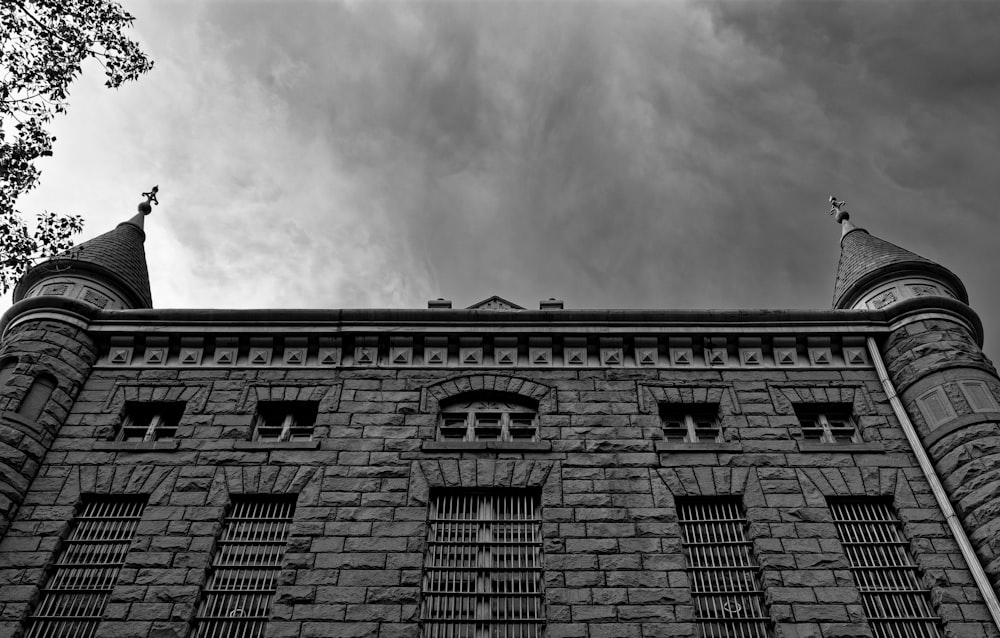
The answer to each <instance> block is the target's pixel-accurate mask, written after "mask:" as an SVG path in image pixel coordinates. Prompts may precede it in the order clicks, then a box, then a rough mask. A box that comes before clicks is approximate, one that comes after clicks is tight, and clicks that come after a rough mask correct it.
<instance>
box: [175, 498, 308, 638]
mask: <svg viewBox="0 0 1000 638" xmlns="http://www.w3.org/2000/svg"><path fill="white" fill-rule="evenodd" d="M294 510H295V502H294V500H293V499H291V498H288V497H285V496H277V497H272V496H268V497H254V496H244V497H239V498H236V499H234V502H233V509H232V511H231V512H230V514H229V516H227V517H226V520H225V522H224V526H223V530H222V535H221V536H220V538H219V543H218V546H217V547H216V551H215V555H214V556H213V557H212V566H211V571H210V572H209V577H208V584H207V585H206V587H205V588H204V590H203V591H202V595H203V597H202V600H201V603H200V605H199V606H198V613H197V615H196V617H195V620H196V623H197V628H196V630H195V634H194V636H195V638H261V637H262V636H263V635H264V632H265V630H266V628H267V619H268V616H269V613H270V609H271V603H272V602H273V599H274V595H275V592H276V591H277V587H278V583H277V577H278V574H279V573H280V571H281V563H282V559H283V558H284V554H285V545H286V543H287V542H288V535H289V531H290V529H291V525H292V514H293V513H294Z"/></svg>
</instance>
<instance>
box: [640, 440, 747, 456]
mask: <svg viewBox="0 0 1000 638" xmlns="http://www.w3.org/2000/svg"><path fill="white" fill-rule="evenodd" d="M653 446H654V449H655V450H656V451H657V452H733V453H738V452H742V451H743V447H742V446H741V445H740V444H739V442H737V441H726V442H725V443H719V442H718V441H699V442H697V443H685V442H683V441H654V442H653Z"/></svg>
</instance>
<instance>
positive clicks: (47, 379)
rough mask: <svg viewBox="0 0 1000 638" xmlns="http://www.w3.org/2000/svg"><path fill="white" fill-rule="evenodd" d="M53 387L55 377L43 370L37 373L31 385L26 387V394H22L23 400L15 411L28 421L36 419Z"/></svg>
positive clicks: (47, 400)
mask: <svg viewBox="0 0 1000 638" xmlns="http://www.w3.org/2000/svg"><path fill="white" fill-rule="evenodd" d="M55 389H56V378H55V377H53V376H52V375H51V374H47V373H44V372H43V373H42V374H40V375H38V376H37V377H36V378H35V380H34V381H32V382H31V387H30V388H28V392H27V394H25V395H24V400H22V401H21V406H20V407H18V409H17V413H18V414H20V415H21V416H23V417H24V418H26V419H28V420H29V421H35V420H37V419H38V417H39V416H40V415H41V414H42V410H43V409H44V408H45V404H46V403H48V402H49V397H51V396H52V391H53V390H55Z"/></svg>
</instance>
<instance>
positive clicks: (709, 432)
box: [660, 403, 723, 443]
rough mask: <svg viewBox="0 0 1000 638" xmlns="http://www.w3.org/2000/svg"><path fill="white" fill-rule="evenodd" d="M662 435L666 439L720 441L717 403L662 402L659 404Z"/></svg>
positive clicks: (686, 441) (689, 441)
mask: <svg viewBox="0 0 1000 638" xmlns="http://www.w3.org/2000/svg"><path fill="white" fill-rule="evenodd" d="M660 419H661V420H662V422H663V435H664V436H665V437H666V438H667V440H668V441H671V440H672V441H683V442H685V443H699V442H705V441H719V442H722V440H723V438H722V427H721V426H720V425H719V405H718V404H717V403H663V404H660Z"/></svg>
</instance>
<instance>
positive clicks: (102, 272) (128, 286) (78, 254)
mask: <svg viewBox="0 0 1000 638" xmlns="http://www.w3.org/2000/svg"><path fill="white" fill-rule="evenodd" d="M142 218H143V215H142V213H140V214H138V215H136V216H135V217H133V218H132V219H130V220H128V221H126V222H122V223H121V224H118V226H117V227H115V228H114V230H111V231H108V232H106V233H104V234H103V235H98V236H97V237H94V238H93V239H90V240H88V241H85V242H83V243H82V244H79V245H77V246H74V247H73V248H70V249H69V250H67V251H66V252H63V253H60V254H59V255H56V256H55V257H52V258H51V259H49V260H48V261H45V262H43V263H41V264H39V265H37V266H35V267H34V268H32V269H31V270H29V271H28V272H27V274H25V276H24V277H22V278H21V281H20V282H18V284H17V287H16V288H15V289H14V299H15V300H19V299H21V297H22V296H23V295H24V293H26V292H27V291H28V289H30V288H31V286H32V285H34V284H35V283H36V282H37V281H38V280H40V279H42V278H43V277H46V276H48V275H49V274H51V272H52V268H53V267H56V268H58V269H59V270H60V271H62V272H67V271H70V270H77V271H85V272H91V273H93V274H96V275H98V276H100V277H101V278H103V279H106V280H110V281H112V282H115V283H117V284H118V285H119V286H120V287H121V288H123V289H124V290H123V292H126V293H128V294H129V296H131V297H133V303H134V306H133V307H134V308H152V307H153V298H152V293H151V292H150V289H149V271H148V270H147V268H146V251H145V248H144V247H143V244H144V242H145V240H146V232H145V231H144V230H143V220H142Z"/></svg>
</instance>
